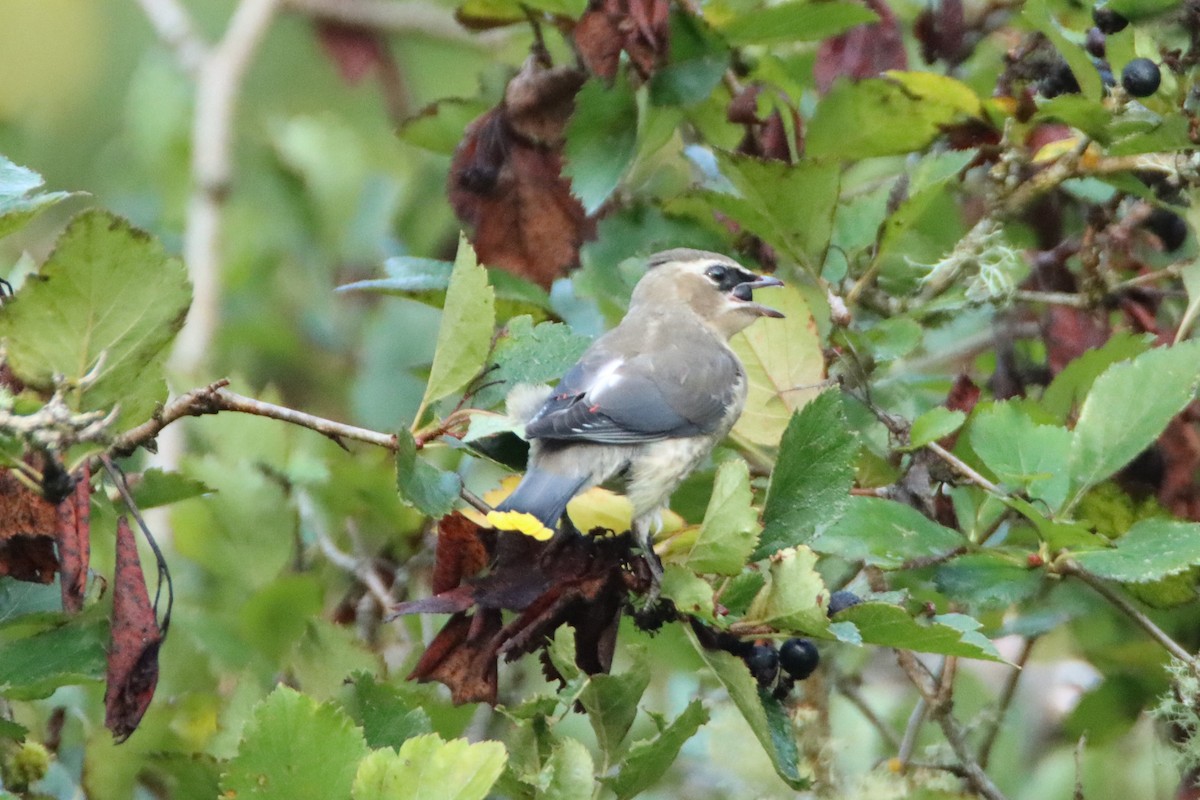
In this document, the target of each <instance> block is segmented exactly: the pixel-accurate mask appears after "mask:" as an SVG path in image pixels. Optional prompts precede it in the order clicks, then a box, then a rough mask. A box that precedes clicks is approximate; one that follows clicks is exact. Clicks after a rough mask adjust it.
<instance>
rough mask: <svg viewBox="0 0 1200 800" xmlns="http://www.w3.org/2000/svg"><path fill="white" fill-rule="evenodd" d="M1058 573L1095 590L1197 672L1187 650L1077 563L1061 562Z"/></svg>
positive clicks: (1194, 661) (1101, 580) (1193, 660)
mask: <svg viewBox="0 0 1200 800" xmlns="http://www.w3.org/2000/svg"><path fill="white" fill-rule="evenodd" d="M1059 571H1060V572H1062V573H1064V574H1066V575H1074V576H1075V577H1076V578H1079V580H1081V581H1083V582H1084V583H1086V584H1087V585H1088V586H1090V587H1092V588H1093V589H1095V590H1096V592H1097V593H1098V594H1099V595H1100V596H1101V597H1103V598H1104V599H1105V600H1107V601H1108V602H1109V603H1111V604H1112V605H1113V606H1115V607H1116V609H1117V610H1118V611H1120V612H1122V613H1123V614H1125V616H1127V617H1129V618H1130V619H1131V620H1133V622H1134V623H1135V624H1136V625H1137V626H1138V627H1139V628H1141V629H1142V630H1144V631H1145V632H1146V633H1148V634H1149V635H1150V637H1151V638H1152V639H1154V640H1155V641H1156V642H1158V643H1159V644H1161V645H1162V646H1163V647H1164V648H1165V649H1166V651H1167V652H1168V653H1170V654H1171V655H1172V656H1174V657H1175V658H1177V659H1179V660H1180V661H1182V662H1183V663H1185V664H1187V665H1188V666H1189V667H1190V668H1191V669H1192V671H1196V670H1197V664H1196V659H1195V658H1194V657H1193V656H1192V654H1191V653H1189V652H1188V651H1187V650H1184V649H1183V647H1182V646H1181V645H1180V644H1179V643H1178V642H1176V641H1175V640H1174V639H1172V638H1171V637H1170V636H1168V635H1167V633H1166V631H1164V630H1163V629H1162V628H1160V627H1158V626H1157V625H1155V624H1154V621H1153V620H1151V619H1150V618H1149V617H1147V616H1146V615H1145V614H1143V613H1142V612H1141V611H1139V610H1138V609H1137V607H1135V606H1134V605H1133V603H1131V602H1129V601H1128V600H1126V599H1125V597H1124V596H1122V595H1121V593H1120V592H1118V591H1117V590H1116V589H1114V588H1113V587H1111V586H1109V585H1108V584H1107V583H1106V582H1105V581H1104V580H1103V579H1102V578H1099V577H1097V576H1095V575H1093V574H1092V573H1090V572H1088V571H1087V570H1086V569H1084V568H1083V567H1082V566H1080V565H1079V562H1077V561H1073V560H1071V559H1067V560H1066V561H1065V562H1063V564H1062V565H1061V566H1060V567H1059Z"/></svg>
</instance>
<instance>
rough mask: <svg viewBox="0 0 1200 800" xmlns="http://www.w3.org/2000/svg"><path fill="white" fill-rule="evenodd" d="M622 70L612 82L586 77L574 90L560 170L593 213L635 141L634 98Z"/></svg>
mask: <svg viewBox="0 0 1200 800" xmlns="http://www.w3.org/2000/svg"><path fill="white" fill-rule="evenodd" d="M624 74H625V73H624V72H620V73H618V75H617V79H616V81H615V82H614V83H613V85H612V86H606V85H605V83H604V81H602V80H600V79H599V78H591V79H589V80H588V82H587V83H585V84H584V85H583V88H582V89H580V90H579V93H578V94H577V95H575V111H574V113H572V114H571V121H570V122H569V123H568V124H567V133H566V137H567V141H566V145H565V147H564V155H565V156H566V164H565V165H564V166H563V173H564V174H566V175H567V176H568V177H569V178H570V179H571V193H572V194H574V195H575V196H576V197H577V198H579V202H581V203H582V204H583V209H584V211H586V212H587V213H588V214H594V213H596V211H597V210H598V209H599V208H600V206H602V205H604V201H606V200H607V199H608V198H609V196H610V195H611V194H612V193H613V190H614V189H616V188H617V186H618V185H619V184H620V182H621V176H622V175H624V174H625V170H626V169H627V168H628V167H629V164H630V162H631V161H632V160H633V154H634V151H635V150H636V145H637V130H638V110H637V100H636V99H635V98H634V95H633V90H632V89H631V88H630V87H629V81H628V79H626V78H625V77H624Z"/></svg>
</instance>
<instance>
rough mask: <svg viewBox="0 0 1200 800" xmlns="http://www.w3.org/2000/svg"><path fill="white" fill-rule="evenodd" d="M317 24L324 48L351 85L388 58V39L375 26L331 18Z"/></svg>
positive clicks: (386, 61) (319, 38)
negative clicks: (347, 22) (349, 23)
mask: <svg viewBox="0 0 1200 800" xmlns="http://www.w3.org/2000/svg"><path fill="white" fill-rule="evenodd" d="M315 26H316V32H317V41H319V42H320V43H321V48H322V49H323V50H324V51H325V54H326V55H327V56H329V59H330V60H331V61H333V63H334V64H335V65H336V66H337V69H338V74H339V75H341V77H342V80H343V81H345V82H346V83H348V84H350V85H351V86H353V85H355V84H357V83H360V82H362V80H363V79H364V78H366V77H367V76H368V75H370V74H371V73H372V72H374V71H375V70H376V69H378V68H379V67H380V66H381V65H384V64H387V63H388V61H389V59H388V55H387V41H386V40H385V39H384V38H383V37H382V36H381V35H380V34H379V32H378V31H376V30H374V29H372V28H364V27H361V26H358V25H344V24H342V23H340V22H331V21H329V20H320V21H318V22H317V23H315Z"/></svg>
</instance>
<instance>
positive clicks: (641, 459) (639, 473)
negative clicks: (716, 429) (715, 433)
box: [626, 436, 716, 519]
mask: <svg viewBox="0 0 1200 800" xmlns="http://www.w3.org/2000/svg"><path fill="white" fill-rule="evenodd" d="M715 443H716V442H715V440H714V439H713V438H712V437H708V436H689V437H687V438H683V439H667V440H665V441H661V442H654V443H652V444H645V445H642V446H641V447H640V448H639V449H638V451H637V453H635V454H634V456H633V458H632V459H630V475H629V484H628V488H627V490H626V496H627V497H628V498H629V502H630V503H632V505H633V516H634V519H637V518H638V517H642V516H645V515H647V514H652V513H654V512H656V511H658V510H659V509H661V508H662V507H663V506H665V505H666V504H667V500H668V499H669V498H670V496H671V492H673V491H675V488H676V487H677V486H679V484H680V483H681V482H682V481H683V479H684V478H686V477H687V476H688V473H690V472H691V471H692V470H693V469H695V468H696V466H697V465H699V463H700V462H701V461H703V460H704V457H705V456H707V455H708V453H709V451H710V450H712V448H713V445H714V444H715Z"/></svg>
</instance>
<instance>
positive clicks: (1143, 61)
mask: <svg viewBox="0 0 1200 800" xmlns="http://www.w3.org/2000/svg"><path fill="white" fill-rule="evenodd" d="M1092 21H1093V22H1094V23H1095V27H1094V28H1091V29H1089V30H1088V32H1087V40H1086V44H1085V46H1086V48H1087V51H1088V53H1089V54H1090V55H1091V56H1092V64H1093V65H1094V66H1095V67H1096V71H1097V72H1098V73H1099V74H1100V80H1101V81H1103V83H1104V85H1105V87H1110V88H1111V87H1112V86H1115V85H1116V79H1115V78H1114V77H1113V72H1112V67H1110V66H1109V64H1108V62H1107V61H1106V60H1105V52H1106V49H1107V48H1106V46H1105V37H1107V36H1109V35H1111V34H1114V33H1117V32H1119V31H1122V30H1124V29H1125V28H1126V27H1127V26H1128V25H1129V20H1127V19H1126V18H1125V17H1123V16H1122V15H1121V14H1119V13H1117V12H1116V11H1113V10H1112V9H1110V8H1107V7H1105V6H1103V5H1099V6H1096V7H1095V8H1093V9H1092ZM1160 85H1162V72H1161V71H1160V69H1159V67H1158V65H1157V64H1155V63H1154V62H1153V61H1151V60H1150V59H1148V58H1135V59H1133V60H1132V61H1130V62H1129V63H1128V64H1126V65H1125V68H1124V69H1122V70H1121V86H1122V87H1123V88H1124V89H1125V91H1126V92H1128V93H1129V94H1130V96H1132V97H1149V96H1150V95H1152V94H1154V93H1155V92H1157V91H1158V87H1159V86H1160ZM1038 91H1039V92H1041V94H1042V96H1043V97H1057V96H1058V95H1060V94H1075V93H1077V92H1078V91H1079V81H1078V80H1077V79H1076V77H1075V73H1073V72H1072V71H1071V68H1070V67H1069V66H1067V62H1066V61H1064V60H1063V59H1062V58H1061V57H1059V58H1058V59H1057V60H1056V61H1055V62H1054V63H1053V64H1052V65H1051V66H1050V67H1049V68H1048V69H1047V70H1046V73H1045V76H1044V77H1043V78H1042V79H1041V80H1040V81H1038Z"/></svg>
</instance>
